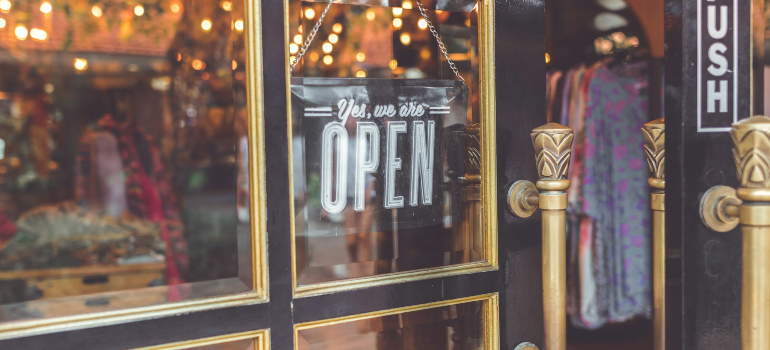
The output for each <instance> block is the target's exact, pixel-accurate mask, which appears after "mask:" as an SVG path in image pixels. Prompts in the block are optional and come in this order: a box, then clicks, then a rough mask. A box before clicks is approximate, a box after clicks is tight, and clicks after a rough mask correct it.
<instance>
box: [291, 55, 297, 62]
mask: <svg viewBox="0 0 770 350" xmlns="http://www.w3.org/2000/svg"><path fill="white" fill-rule="evenodd" d="M296 60H297V57H295V56H291V57H289V64H294V61H296Z"/></svg>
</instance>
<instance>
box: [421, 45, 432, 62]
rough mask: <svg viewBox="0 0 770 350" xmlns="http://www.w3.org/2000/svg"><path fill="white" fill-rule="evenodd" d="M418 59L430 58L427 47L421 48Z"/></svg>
mask: <svg viewBox="0 0 770 350" xmlns="http://www.w3.org/2000/svg"><path fill="white" fill-rule="evenodd" d="M420 58H422V59H424V60H427V59H429V58H430V50H428V48H427V47H423V48H422V50H420Z"/></svg>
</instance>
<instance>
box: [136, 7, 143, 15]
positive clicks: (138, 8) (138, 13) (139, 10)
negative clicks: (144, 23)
mask: <svg viewBox="0 0 770 350" xmlns="http://www.w3.org/2000/svg"><path fill="white" fill-rule="evenodd" d="M134 14H135V15H137V16H141V15H143V14H144V6H142V5H136V6H135V7H134Z"/></svg>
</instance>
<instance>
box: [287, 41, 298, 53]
mask: <svg viewBox="0 0 770 350" xmlns="http://www.w3.org/2000/svg"><path fill="white" fill-rule="evenodd" d="M297 51H299V45H297V44H295V43H291V44H289V53H290V54H292V55H293V54H295V53H297Z"/></svg>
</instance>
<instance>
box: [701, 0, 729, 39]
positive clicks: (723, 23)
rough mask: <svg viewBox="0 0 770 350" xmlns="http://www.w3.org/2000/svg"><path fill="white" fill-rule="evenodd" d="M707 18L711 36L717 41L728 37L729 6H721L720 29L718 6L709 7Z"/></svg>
mask: <svg viewBox="0 0 770 350" xmlns="http://www.w3.org/2000/svg"><path fill="white" fill-rule="evenodd" d="M707 12H708V14H707V16H708V19H707V20H706V21H707V22H708V27H709V29H708V30H709V35H710V36H711V37H712V38H714V39H716V40H719V39H722V38H724V37H725V35H727V26H728V24H727V6H724V5H722V6H719V24H720V26H719V29H717V14H716V12H717V7H716V5H709V6H708V8H707Z"/></svg>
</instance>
